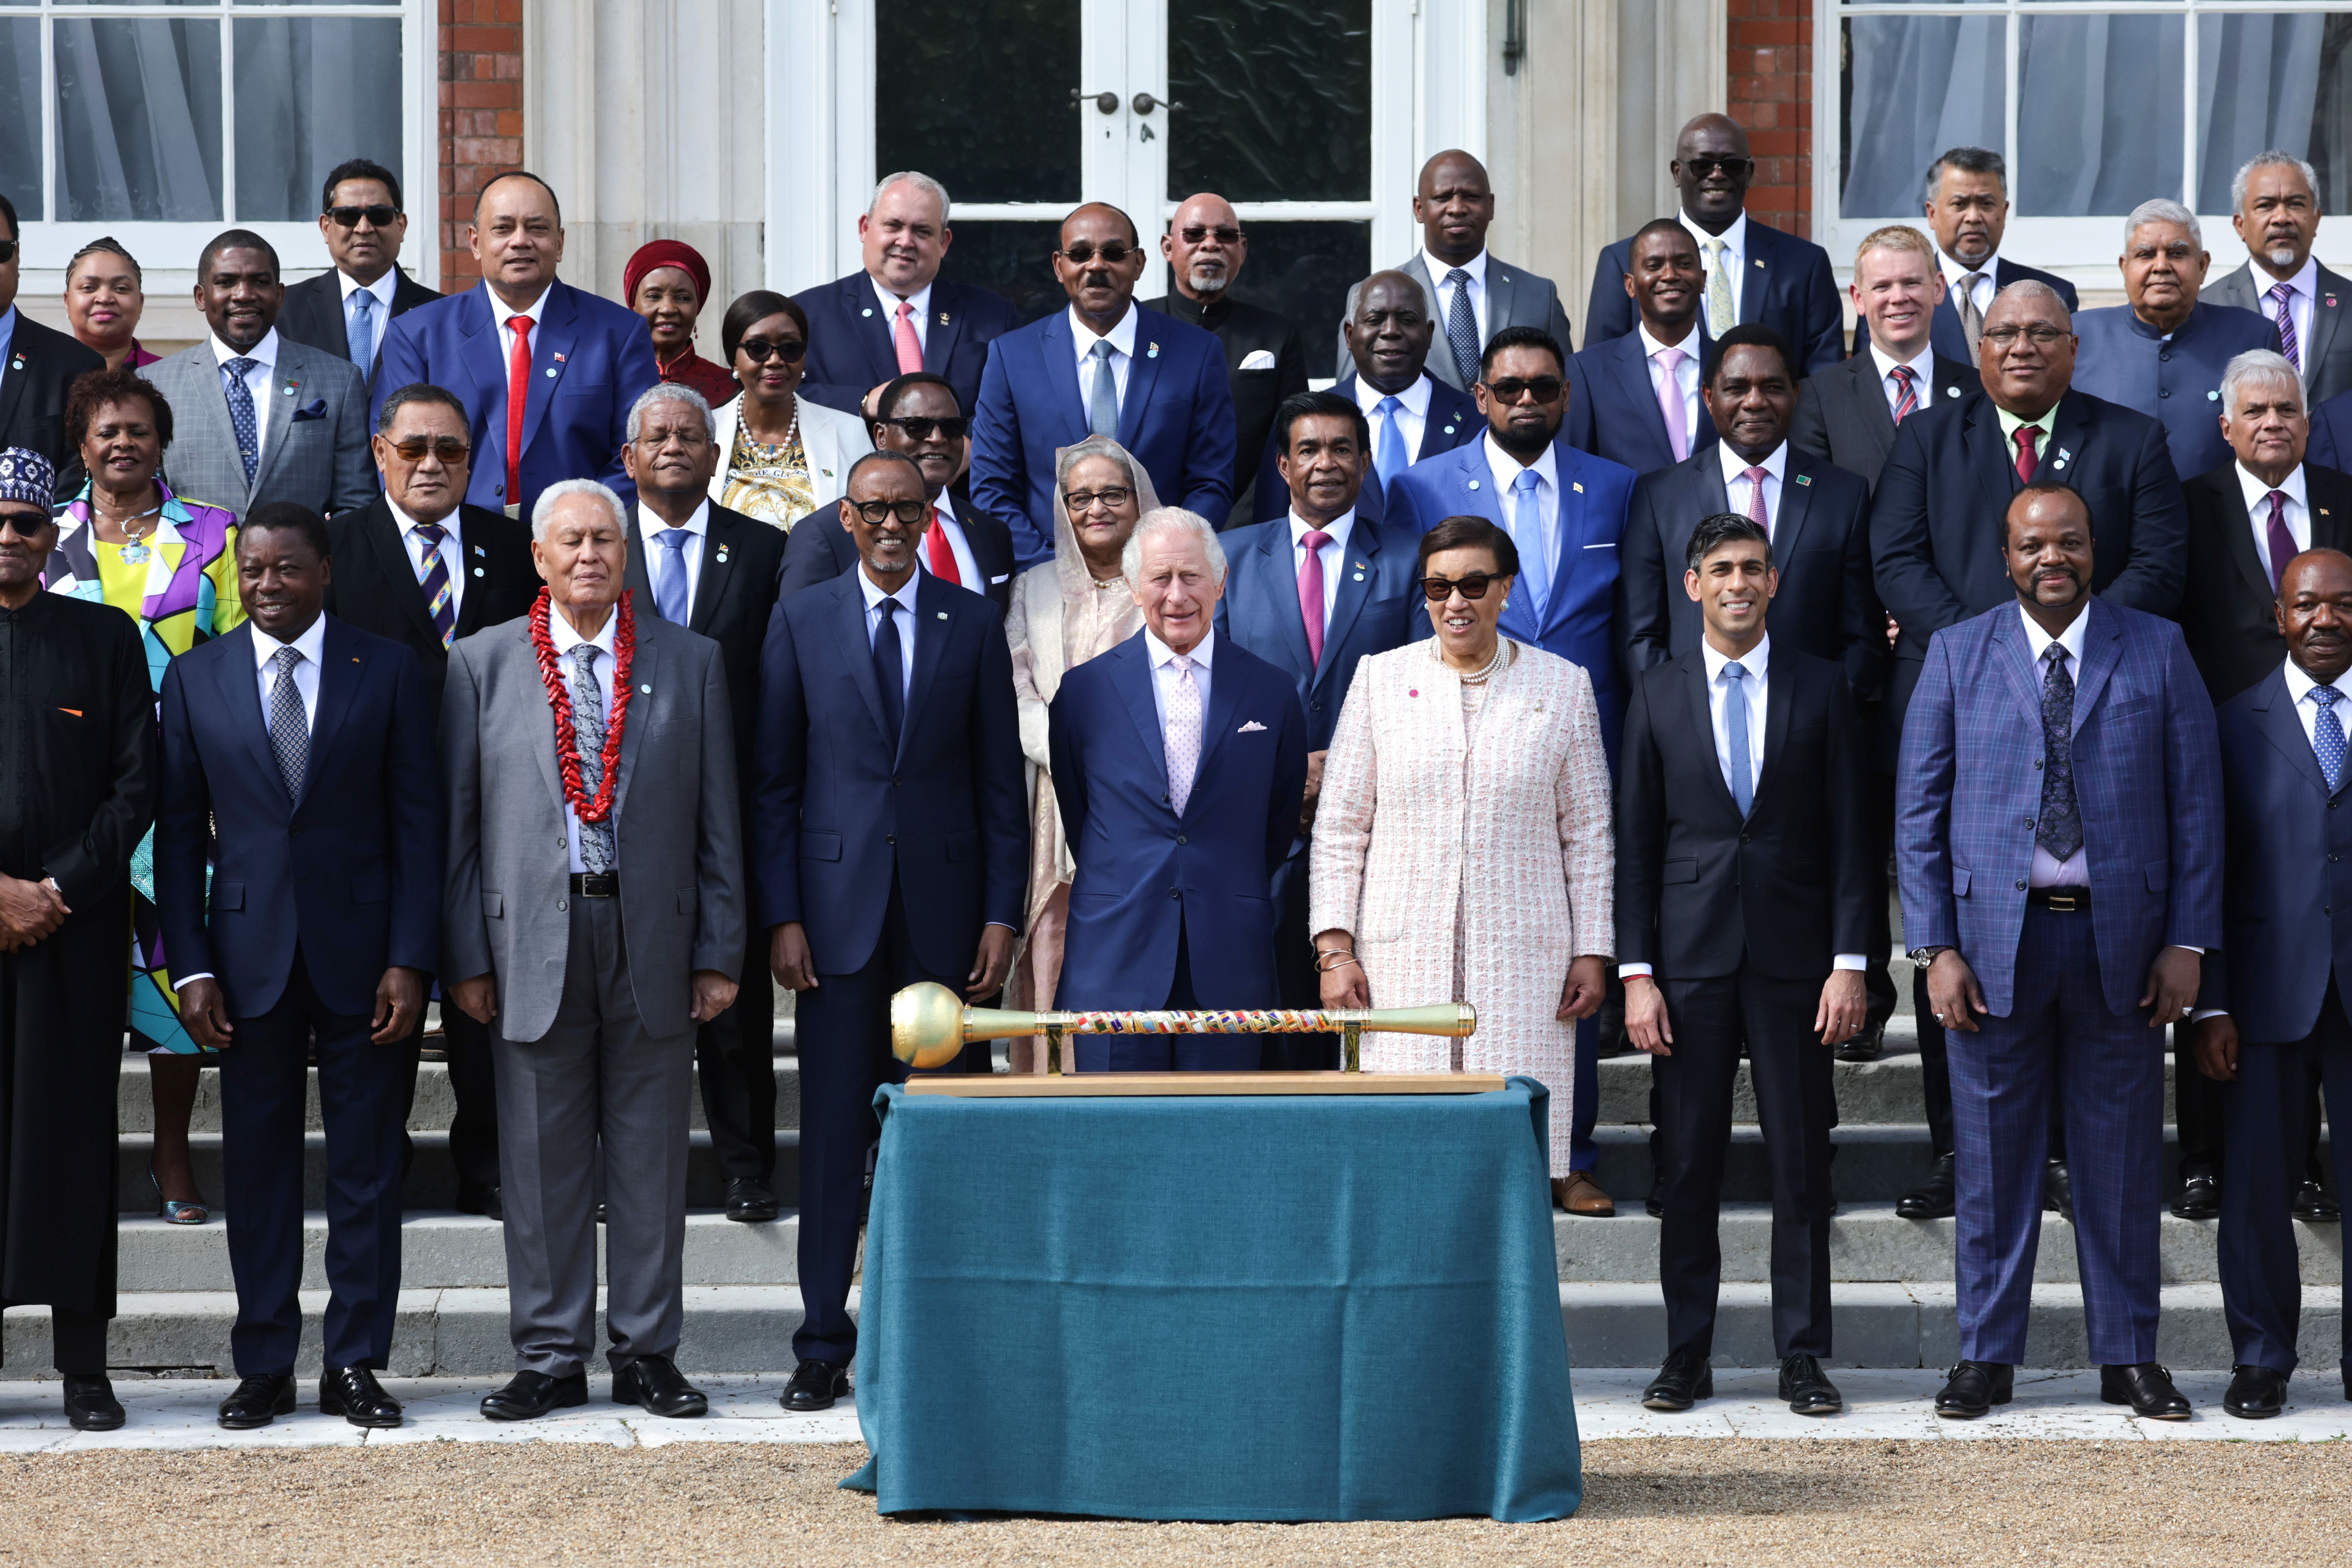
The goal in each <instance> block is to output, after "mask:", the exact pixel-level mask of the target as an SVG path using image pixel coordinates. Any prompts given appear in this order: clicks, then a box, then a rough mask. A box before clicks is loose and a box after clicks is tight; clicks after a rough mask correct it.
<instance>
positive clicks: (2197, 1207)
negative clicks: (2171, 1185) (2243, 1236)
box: [2172, 1173, 2221, 1219]
mask: <svg viewBox="0 0 2352 1568" xmlns="http://www.w3.org/2000/svg"><path fill="white" fill-rule="evenodd" d="M2172 1217H2173V1218H2175V1219H2219V1218H2220V1217H2221V1177H2219V1176H2209V1175H2205V1174H2203V1173H2199V1174H2197V1175H2194V1176H2185V1177H2183V1178H2181V1183H2180V1195H2179V1196H2178V1197H2176V1198H2174V1199H2173V1200H2172Z"/></svg>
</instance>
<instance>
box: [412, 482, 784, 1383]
mask: <svg viewBox="0 0 2352 1568" xmlns="http://www.w3.org/2000/svg"><path fill="white" fill-rule="evenodd" d="M531 521H532V528H533V534H532V539H531V558H532V560H533V561H534V562H535V563H537V565H538V567H539V570H540V574H541V577H543V578H544V579H545V581H546V583H547V593H548V597H547V599H546V600H544V601H542V602H541V605H534V606H533V609H532V612H531V614H530V615H529V616H524V617H523V618H522V619H520V620H516V621H509V622H507V623H506V624H505V625H503V626H493V627H491V628H490V629H489V630H488V631H485V632H480V633H478V634H476V635H475V636H473V637H467V638H466V639H465V640H464V641H462V642H460V643H458V644H457V646H456V647H454V648H452V649H451V650H450V655H449V679H448V684H447V686H446V689H444V691H443V693H442V704H441V755H442V766H443V770H444V773H445V774H446V777H447V780H448V792H449V793H448V801H449V863H448V864H449V869H448V877H447V882H446V894H445V897H444V899H443V902H442V922H443V930H444V937H443V945H444V947H445V950H446V956H445V957H444V959H443V960H442V969H441V973H443V974H445V975H454V976H457V980H456V982H455V984H454V985H453V986H451V987H449V988H448V989H449V990H450V993H451V994H452V996H453V998H454V1000H455V1002H456V1004H457V1005H458V1006H459V1007H462V1008H463V1009H465V1010H466V1011H467V1013H470V1014H472V1015H473V1016H475V1017H477V1018H478V1019H481V1020H482V1021H483V1022H485V1023H488V1024H490V1025H491V1026H492V1029H493V1035H492V1044H491V1050H492V1054H493V1056H494V1058H495V1060H496V1062H497V1066H498V1076H499V1167H500V1172H501V1175H502V1182H501V1186H502V1189H503V1193H504V1200H505V1205H506V1253H507V1296H508V1300H509V1309H508V1314H509V1325H510V1331H511V1333H512V1334H513V1336H514V1344H515V1362H516V1365H517V1369H518V1370H517V1371H516V1373H515V1375H514V1378H513V1380H512V1381H511V1382H509V1384H507V1385H506V1386H505V1387H504V1388H502V1389H500V1390H499V1391H498V1392H496V1393H494V1394H490V1395H488V1397H486V1398H485V1399H484V1400H483V1401H482V1414H483V1415H487V1416H488V1417H490V1418H491V1419H492V1420H500V1421H515V1420H525V1419H529V1418H530V1417H533V1416H538V1415H545V1414H547V1413H548V1412H549V1411H551V1410H553V1409H557V1408H559V1407H562V1406H567V1405H580V1404H583V1403H584V1402H585V1401H586V1399H587V1397H588V1390H587V1373H586V1363H587V1361H588V1358H589V1357H590V1356H591V1355H592V1354H593V1353H594V1351H595V1345H596V1341H595V1325H596V1252H597V1244H596V1237H597V1231H596V1194H595V1180H596V1173H597V1171H598V1169H599V1166H600V1165H601V1167H602V1169H603V1171H604V1209H605V1214H606V1215H607V1218H608V1221H609V1223H608V1225H607V1226H606V1229H605V1232H604V1235H605V1237H606V1254H607V1258H608V1262H607V1265H606V1268H605V1281H604V1284H605V1310H604V1325H605V1331H606V1333H607V1335H608V1336H609V1338H610V1340H611V1346H610V1348H609V1350H608V1351H607V1352H606V1359H607V1360H608V1361H609V1362H610V1363H612V1367H613V1396H614V1400H615V1401H617V1402H619V1403H623V1404H634V1405H642V1406H644V1407H645V1408H646V1410H648V1411H651V1412H653V1413H654V1414H656V1415H701V1414H702V1413H703V1412H704V1410H705V1409H707V1408H708V1404H707V1402H706V1401H705V1399H704V1398H703V1395H702V1394H701V1393H700V1392H699V1391H698V1390H697V1389H696V1388H695V1387H694V1386H693V1385H692V1384H689V1383H688V1382H687V1381H686V1379H685V1378H684V1377H682V1376H680V1375H679V1373H678V1371H677V1361H676V1356H677V1341H678V1330H679V1326H680V1323H681V1321H682V1320H683V1318H684V1311H685V1309H684V1298H683V1287H684V1271H683V1265H684V1259H685V1250H686V1157H687V1148H688V1139H689V1134H688V1122H689V1121H690V1120H691V1117H690V1111H691V1104H690V1097H691V1095H692V1093H693V1082H694V1037H695V1028H696V1026H698V1025H700V1024H705V1023H708V1022H709V1021H710V1020H711V1019H713V1018H716V1017H718V1016H719V1015H720V1014H721V1013H723V1012H725V1011H726V1010H727V1008H728V1006H729V1005H730V1004H731V1003H732V1002H733V1001H734V1000H735V989H736V980H737V977H738V975H739V974H740V966H741V964H742V963H743V948H744V939H743V853H742V844H741V841H740V833H741V831H742V818H741V816H740V810H739V808H738V805H737V802H736V798H735V787H736V784H735V746H734V735H733V721H732V719H731V717H730V710H729V707H728V700H727V672H726V668H725V666H724V664H723V662H722V657H721V655H720V653H719V645H718V644H716V643H714V642H712V641H710V640H709V638H708V637H697V636H696V635H695V634H693V633H692V632H689V631H687V630H685V629H684V628H682V627H679V626H672V625H671V624H670V623H669V622H667V621H665V620H663V619H662V618H661V617H660V616H658V615H655V614H652V613H650V612H638V611H633V609H632V607H631V605H630V603H629V601H628V600H627V599H626V598H625V597H624V596H623V595H622V579H623V573H624V571H625V556H626V554H627V551H628V515H627V513H626V511H625V509H624V508H623V506H622V504H621V499H620V497H618V496H616V495H614V493H613V492H612V491H611V490H609V489H605V488H604V486H602V485H600V484H598V483H596V482H595V481H594V480H593V479H570V480H566V481H564V482H563V483H562V484H560V485H552V486H550V487H549V488H548V489H546V490H545V491H543V492H542V493H541V497H540V501H539V510H538V513H537V515H536V516H534V517H533V518H532V520H531ZM625 632H626V633H633V634H634V646H632V645H631V642H630V640H629V637H627V636H625ZM542 660H544V661H545V662H544V664H542ZM608 760H609V762H608ZM608 768H609V771H608Z"/></svg>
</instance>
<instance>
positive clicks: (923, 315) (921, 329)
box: [866, 272, 931, 355]
mask: <svg viewBox="0 0 2352 1568" xmlns="http://www.w3.org/2000/svg"><path fill="white" fill-rule="evenodd" d="M866 279H867V281H869V282H871V283H872V284H873V285H874V298H875V299H877V300H879V301H881V304H882V331H883V335H884V336H886V337H887V338H888V339H889V340H890V346H891V352H892V353H893V354H894V355H895V354H896V353H897V351H898V301H899V296H898V295H896V294H893V293H892V292H890V290H889V289H886V288H884V287H883V286H882V279H879V278H877V277H875V276H874V275H873V274H872V273H870V272H869V273H867V274H866ZM905 298H906V302H907V303H908V304H909V305H912V306H913V307H915V313H914V314H913V315H911V316H909V317H908V318H907V324H908V326H910V327H912V328H914V329H915V344H916V346H917V347H919V348H926V349H927V348H929V347H930V346H931V339H930V331H931V326H930V322H931V286H930V285H929V284H928V283H926V284H924V285H923V286H922V287H921V288H919V289H916V290H915V291H914V292H913V293H911V294H908V295H907V296H906V297H905Z"/></svg>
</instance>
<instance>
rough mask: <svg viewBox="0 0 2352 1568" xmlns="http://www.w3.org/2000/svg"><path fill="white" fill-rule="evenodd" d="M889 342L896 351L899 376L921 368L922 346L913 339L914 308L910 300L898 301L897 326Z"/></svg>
mask: <svg viewBox="0 0 2352 1568" xmlns="http://www.w3.org/2000/svg"><path fill="white" fill-rule="evenodd" d="M891 341H892V343H893V344H894V346H896V347H897V349H898V374H900V375H904V374H907V373H908V371H910V370H920V369H922V368H923V345H922V344H921V343H920V342H917V341H916V338H915V306H914V302H913V301H912V300H899V301H898V328H897V330H896V331H893V332H892V333H891Z"/></svg>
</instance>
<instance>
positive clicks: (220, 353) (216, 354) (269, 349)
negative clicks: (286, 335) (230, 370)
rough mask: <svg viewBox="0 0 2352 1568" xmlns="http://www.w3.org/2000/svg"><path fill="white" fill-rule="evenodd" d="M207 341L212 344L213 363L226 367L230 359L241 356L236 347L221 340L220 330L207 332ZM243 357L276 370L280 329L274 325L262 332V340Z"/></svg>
mask: <svg viewBox="0 0 2352 1568" xmlns="http://www.w3.org/2000/svg"><path fill="white" fill-rule="evenodd" d="M205 342H209V343H210V344H212V349H213V363H215V364H217V365H220V366H222V367H223V368H224V369H225V368H226V367H227V364H228V362H229V361H231V360H233V359H236V358H238V357H240V356H239V355H238V353H237V352H236V350H235V349H233V348H231V347H229V346H228V345H227V344H226V343H225V342H221V339H220V334H219V333H218V332H212V333H208V334H206V336H205ZM242 357H243V358H246V359H249V360H257V361H259V362H260V364H261V368H262V369H264V370H276V369H277V368H278V329H277V328H276V327H272V328H270V329H269V330H268V331H266V332H264V333H262V334H261V341H260V342H257V343H256V344H254V345H253V346H252V347H251V348H249V349H247V350H246V351H245V353H244V354H243V356H242ZM247 374H250V373H249V372H248V373H247Z"/></svg>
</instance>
